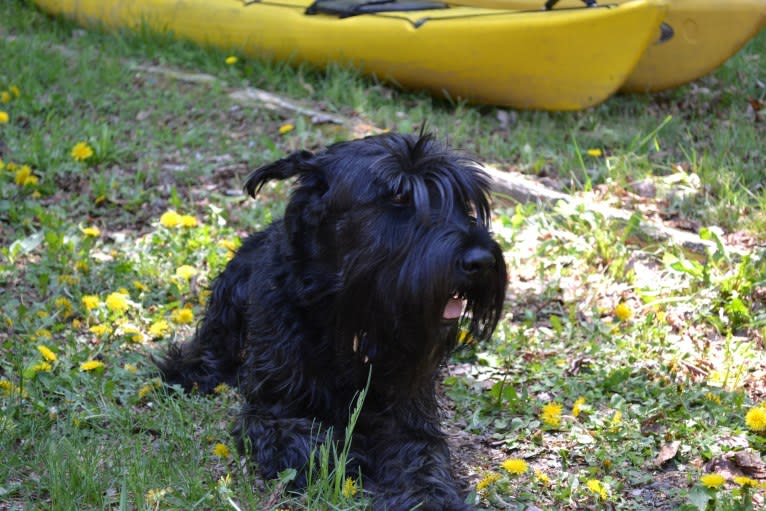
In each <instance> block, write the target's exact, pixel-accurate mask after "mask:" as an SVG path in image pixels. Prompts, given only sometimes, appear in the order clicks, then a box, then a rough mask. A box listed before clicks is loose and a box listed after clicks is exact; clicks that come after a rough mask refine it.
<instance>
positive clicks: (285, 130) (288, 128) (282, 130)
mask: <svg viewBox="0 0 766 511" xmlns="http://www.w3.org/2000/svg"><path fill="white" fill-rule="evenodd" d="M294 129H295V125H294V124H291V123H289V122H286V123H285V124H283V125H282V126H280V127H279V134H280V135H284V134H285V133H290V132H291V131H293V130H294Z"/></svg>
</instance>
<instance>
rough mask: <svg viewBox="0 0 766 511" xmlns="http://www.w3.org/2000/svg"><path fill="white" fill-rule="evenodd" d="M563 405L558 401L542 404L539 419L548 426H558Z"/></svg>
mask: <svg viewBox="0 0 766 511" xmlns="http://www.w3.org/2000/svg"><path fill="white" fill-rule="evenodd" d="M562 409H563V407H562V406H561V405H560V404H558V403H548V404H547V405H545V406H543V410H542V412H541V413H540V420H542V421H543V422H544V423H545V424H547V425H548V426H553V427H558V426H559V425H560V424H561V411H562Z"/></svg>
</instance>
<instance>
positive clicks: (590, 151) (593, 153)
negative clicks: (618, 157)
mask: <svg viewBox="0 0 766 511" xmlns="http://www.w3.org/2000/svg"><path fill="white" fill-rule="evenodd" d="M586 152H587V154H588V156H592V157H594V158H598V157H599V156H602V155H603V154H604V151H602V150H601V149H598V148H595V149H588V150H587V151H586Z"/></svg>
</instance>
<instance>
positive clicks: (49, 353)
mask: <svg viewBox="0 0 766 511" xmlns="http://www.w3.org/2000/svg"><path fill="white" fill-rule="evenodd" d="M37 351H39V352H40V355H42V356H43V358H44V359H45V360H47V361H48V362H55V361H56V360H58V358H59V357H58V355H56V354H55V353H54V352H53V350H52V349H50V348H49V347H48V346H45V345H43V344H40V345H39V346H37Z"/></svg>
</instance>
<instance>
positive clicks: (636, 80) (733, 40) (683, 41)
mask: <svg viewBox="0 0 766 511" xmlns="http://www.w3.org/2000/svg"><path fill="white" fill-rule="evenodd" d="M458 1H459V3H460V4H461V5H471V6H476V7H479V6H481V7H491V8H495V9H503V8H505V9H542V7H543V5H544V4H545V0H458ZM625 1H626V0H608V2H607V0H605V1H603V2H600V3H616V4H621V3H624V2H625ZM582 5H583V2H582V1H581V0H561V1H560V2H558V3H556V5H555V7H554V10H555V9H569V8H580V7H581V6H582ZM765 26H766V0H669V1H668V14H667V17H666V18H665V24H664V25H663V30H662V31H661V33H660V34H659V37H658V38H657V43H656V44H653V45H652V46H650V47H649V48H648V49H647V50H646V53H645V54H644V55H643V57H642V58H641V60H640V61H639V63H638V66H636V69H634V70H633V72H632V73H631V74H630V76H629V77H628V79H627V80H626V81H625V83H624V84H623V86H622V87H621V90H622V91H623V92H656V91H660V90H664V89H669V88H672V87H677V86H678V85H682V84H684V83H687V82H690V81H692V80H696V79H697V78H700V77H702V76H705V75H706V74H708V73H710V72H711V71H713V70H714V69H716V68H717V67H718V66H720V65H721V64H723V63H724V62H725V61H726V60H727V59H728V58H729V57H731V56H732V55H734V54H735V53H737V51H739V49H740V48H742V47H743V46H744V45H745V44H746V43H747V42H748V41H750V39H752V38H753V37H755V36H756V35H757V34H758V32H760V31H761V29H763V28H764V27H765Z"/></svg>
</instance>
